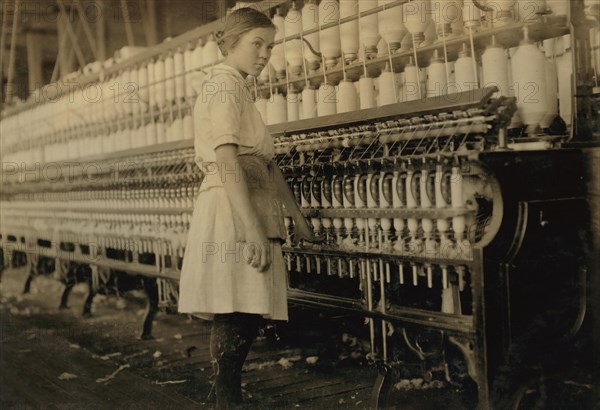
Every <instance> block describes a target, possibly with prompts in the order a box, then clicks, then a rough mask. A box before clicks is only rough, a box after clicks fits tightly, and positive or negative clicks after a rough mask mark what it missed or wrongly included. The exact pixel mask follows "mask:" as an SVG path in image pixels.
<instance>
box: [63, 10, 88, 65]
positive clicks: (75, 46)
mask: <svg viewBox="0 0 600 410" xmlns="http://www.w3.org/2000/svg"><path fill="white" fill-rule="evenodd" d="M56 4H58V7H59V8H60V12H61V15H62V17H64V18H65V19H66V24H65V28H66V29H67V32H68V33H69V36H70V37H71V43H72V45H73V49H74V50H75V55H76V56H77V61H78V62H79V67H81V68H83V67H84V66H85V57H84V55H83V51H81V48H80V47H79V40H78V39H77V35H76V34H75V31H74V30H73V27H72V26H71V18H70V17H69V16H70V15H71V13H69V14H67V10H66V9H65V5H64V3H63V2H62V0H56ZM79 20H80V19H78V21H79Z"/></svg>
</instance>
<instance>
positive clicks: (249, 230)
mask: <svg viewBox="0 0 600 410" xmlns="http://www.w3.org/2000/svg"><path fill="white" fill-rule="evenodd" d="M215 154H216V157H217V167H218V169H219V174H220V176H221V181H222V182H223V186H224V187H225V192H226V193H227V197H228V198H229V202H230V203H231V207H232V208H233V209H234V210H235V212H237V213H238V214H239V216H240V219H241V220H242V222H243V224H244V229H245V236H246V246H249V249H248V252H244V255H245V256H246V255H247V256H248V257H249V258H248V260H247V262H248V263H251V264H252V266H253V267H254V268H256V269H258V271H259V272H265V271H266V270H267V269H269V266H270V265H271V250H270V247H269V240H268V239H267V235H266V233H265V229H264V227H263V226H261V224H260V222H259V218H258V215H257V214H256V211H255V210H254V207H253V206H252V203H251V202H250V193H249V191H248V185H247V183H246V179H245V177H244V173H243V172H242V168H241V165H240V163H239V162H238V159H237V154H238V147H237V145H235V144H224V145H220V146H218V147H216V148H215Z"/></svg>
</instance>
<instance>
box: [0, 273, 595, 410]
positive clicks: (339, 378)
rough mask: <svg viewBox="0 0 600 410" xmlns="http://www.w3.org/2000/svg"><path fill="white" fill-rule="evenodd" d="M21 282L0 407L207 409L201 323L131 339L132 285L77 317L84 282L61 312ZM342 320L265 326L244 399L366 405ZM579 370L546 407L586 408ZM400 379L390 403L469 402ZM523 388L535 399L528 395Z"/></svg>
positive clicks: (13, 298)
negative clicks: (121, 295)
mask: <svg viewBox="0 0 600 410" xmlns="http://www.w3.org/2000/svg"><path fill="white" fill-rule="evenodd" d="M25 279H26V275H25V270H24V268H18V269H8V270H6V271H4V274H3V276H2V281H1V282H0V409H2V410H5V409H7V410H8V409H19V410H20V409H61V410H62V409H73V410H75V409H77V410H80V409H86V410H87V409H204V408H211V407H212V406H211V404H210V403H207V402H206V398H207V396H208V393H209V390H210V383H209V376H210V374H211V368H210V353H209V343H208V342H209V333H210V329H209V323H208V322H203V321H201V320H198V319H193V320H192V319H190V318H188V317H187V316H183V315H167V314H165V313H160V314H159V315H158V316H157V318H156V320H155V326H154V331H153V334H154V336H155V339H153V340H145V341H142V340H137V336H138V334H139V330H140V324H141V321H142V318H143V315H144V300H143V298H142V297H141V296H142V295H141V294H137V295H136V294H135V293H134V294H133V295H130V296H128V297H124V298H116V297H104V296H97V297H96V299H95V301H94V305H93V307H92V313H93V315H92V317H90V318H83V317H82V316H81V311H82V308H83V300H84V298H85V296H86V292H87V288H86V286H85V285H77V286H76V287H75V288H74V290H73V293H72V295H71V298H70V309H67V310H59V309H58V308H57V307H58V305H59V300H60V296H61V293H62V289H63V286H62V285H61V283H60V282H58V281H56V280H54V279H51V278H49V277H39V278H36V279H35V280H34V281H33V283H32V287H31V294H28V295H22V294H21V293H22V289H23V285H24V283H25ZM290 312H291V313H292V314H295V313H294V312H296V310H295V309H292V310H291V311H290ZM315 316H318V315H317V314H316V313H315ZM303 317H304V316H303ZM346 319H347V318H339V317H335V318H332V317H331V315H328V316H324V317H323V318H320V319H319V318H316V319H314V320H304V321H298V320H292V321H291V322H290V323H289V324H287V325H283V326H278V327H277V328H275V329H273V328H269V329H266V331H265V333H264V334H263V335H262V336H261V337H259V338H258V340H257V341H256V342H255V344H254V345H253V347H252V351H251V352H250V355H249V357H248V360H247V361H246V364H245V367H244V373H243V389H244V396H245V397H244V398H245V403H246V404H245V408H249V409H274V408H286V409H287V408H309V409H311V408H312V409H329V408H336V409H337V408H352V409H364V408H368V407H369V404H370V395H371V388H372V386H373V385H374V383H375V380H376V377H377V372H376V370H375V368H374V367H373V366H370V365H368V364H367V363H366V359H365V357H366V355H367V353H368V351H367V349H368V347H367V346H365V345H364V344H363V343H361V341H360V340H359V339H357V338H354V337H352V336H349V335H347V334H344V332H345V331H347V330H345V329H347V324H348V323H347V322H344V321H345V320H346ZM338 322H339V324H338ZM336 324H337V325H336ZM358 326H359V328H360V326H364V324H363V321H361V320H360V319H358ZM588 373H589V372H585V373H584V372H578V373H577V372H575V373H574V374H573V378H571V379H570V380H566V381H565V382H564V384H562V385H561V387H560V389H561V392H563V393H564V394H562V393H561V394H562V395H563V396H564V398H565V399H564V400H561V401H560V404H559V403H558V402H557V403H547V404H548V405H549V407H547V408H552V409H554V408H556V409H571V408H573V409H584V408H585V409H587V408H591V407H590V406H589V405H587V404H584V403H588V402H589V396H590V395H591V381H590V375H589V374H588ZM438 383H439V382H438ZM398 386H401V387H398V388H397V389H395V390H394V395H395V396H394V400H392V403H394V404H395V406H394V408H402V409H415V410H416V409H440V408H444V409H447V410H453V409H460V410H463V409H470V408H475V406H476V396H477V395H476V391H468V390H467V391H459V390H460V389H457V385H456V384H452V385H447V386H445V387H443V388H442V387H439V386H438V388H434V384H433V383H431V384H429V385H428V383H423V380H422V379H413V380H410V381H409V380H402V381H401V382H400V383H399V384H398ZM527 394H528V395H529V396H530V397H531V398H532V400H530V401H532V402H534V400H533V399H535V397H536V394H537V393H536V392H535V391H534V390H531V392H529V391H528V392H527ZM527 397H528V396H526V399H527ZM524 408H530V407H528V406H527V405H526V406H525V407H524Z"/></svg>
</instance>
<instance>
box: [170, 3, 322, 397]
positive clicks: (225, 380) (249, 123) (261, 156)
mask: <svg viewBox="0 0 600 410" xmlns="http://www.w3.org/2000/svg"><path fill="white" fill-rule="evenodd" d="M274 36H275V26H274V25H273V23H272V22H271V20H270V19H269V18H268V17H267V16H266V15H264V14H262V13H260V12H259V11H257V10H255V9H251V8H243V9H238V10H236V11H234V12H232V13H231V14H230V15H229V16H227V18H226V20H225V26H224V28H223V30H222V31H221V32H219V34H218V43H219V47H220V49H221V52H222V53H223V55H224V56H225V61H224V62H223V63H222V64H219V65H217V66H215V67H213V68H212V69H210V70H209V72H208V73H207V75H206V77H205V79H204V81H203V84H202V90H201V94H200V95H199V97H198V99H197V101H196V105H195V107H194V127H195V135H196V139H195V153H196V163H197V164H198V166H199V167H200V168H201V169H202V171H203V174H204V180H203V182H202V186H201V188H200V193H199V195H198V197H197V200H196V207H195V209H194V215H193V218H192V223H191V226H190V232H189V237H188V245H187V248H186V251H185V257H184V262H183V267H182V271H181V280H180V299H179V312H182V313H191V314H194V315H196V316H199V317H202V318H208V319H213V326H212V332H211V342H210V343H211V356H212V362H213V368H214V372H215V374H214V388H215V389H214V391H215V392H216V398H217V408H229V407H235V406H236V405H237V404H239V403H241V401H242V395H241V370H242V366H243V364H244V361H245V359H246V356H247V354H248V351H249V350H250V346H251V344H252V342H253V340H254V338H255V337H256V335H257V332H258V328H259V325H260V321H261V319H262V318H266V319H270V320H287V318H288V312H287V276H286V271H285V265H284V261H283V255H282V252H281V243H282V242H283V241H284V240H285V238H286V229H285V225H284V223H283V211H282V205H285V207H286V209H287V210H288V212H290V213H291V214H292V216H293V217H294V220H295V227H296V234H297V235H298V236H300V237H302V238H305V239H311V235H312V233H311V230H310V229H309V227H308V225H307V223H306V220H305V219H304V218H302V216H301V214H300V212H299V210H298V208H297V204H296V203H295V200H294V199H293V195H292V194H291V192H290V190H289V187H288V186H287V185H286V183H285V181H284V180H283V177H282V176H281V173H280V171H279V169H278V168H277V166H276V165H275V164H274V163H273V162H272V159H273V155H274V147H273V140H272V138H271V136H270V134H269V132H268V131H267V128H266V126H265V124H264V123H263V121H262V119H261V117H260V114H259V112H258V111H257V109H256V107H255V106H254V101H253V98H252V93H251V92H250V90H249V89H248V86H247V83H246V81H245V79H246V77H247V76H248V75H251V76H258V75H259V74H260V72H261V71H262V70H263V68H264V67H265V66H266V65H267V64H268V61H269V58H270V56H271V49H272V47H273V40H274Z"/></svg>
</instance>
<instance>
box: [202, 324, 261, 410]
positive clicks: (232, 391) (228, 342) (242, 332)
mask: <svg viewBox="0 0 600 410" xmlns="http://www.w3.org/2000/svg"><path fill="white" fill-rule="evenodd" d="M259 323H260V316H258V315H251V314H245V313H231V314H219V315H215V318H214V321H213V326H212V331H211V337H210V353H211V357H212V364H213V378H214V379H213V383H214V384H213V391H214V393H215V394H216V408H217V409H235V408H240V407H241V404H242V388H241V381H242V367H243V365H244V361H245V360H246V356H247V355H248V352H249V351H250V347H251V346H252V342H253V341H254V339H255V338H256V335H257V333H258V326H259Z"/></svg>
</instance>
